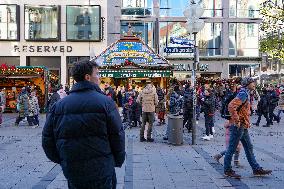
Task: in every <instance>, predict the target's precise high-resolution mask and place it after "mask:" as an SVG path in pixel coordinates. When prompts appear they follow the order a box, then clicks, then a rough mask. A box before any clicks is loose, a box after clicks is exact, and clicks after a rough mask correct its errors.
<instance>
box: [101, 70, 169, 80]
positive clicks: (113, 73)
mask: <svg viewBox="0 0 284 189" xmlns="http://www.w3.org/2000/svg"><path fill="white" fill-rule="evenodd" d="M100 76H101V77H102V78H104V77H110V78H157V77H171V76H172V71H171V70H100Z"/></svg>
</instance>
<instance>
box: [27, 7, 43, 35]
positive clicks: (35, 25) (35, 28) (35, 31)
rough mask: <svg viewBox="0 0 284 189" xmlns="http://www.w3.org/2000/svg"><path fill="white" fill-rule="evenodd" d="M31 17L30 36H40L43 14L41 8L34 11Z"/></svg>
mask: <svg viewBox="0 0 284 189" xmlns="http://www.w3.org/2000/svg"><path fill="white" fill-rule="evenodd" d="M29 17H30V28H29V31H30V32H29V33H30V38H40V32H41V14H40V13H39V10H35V11H32V12H31V13H30V14H29Z"/></svg>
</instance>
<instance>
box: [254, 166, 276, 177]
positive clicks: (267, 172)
mask: <svg viewBox="0 0 284 189" xmlns="http://www.w3.org/2000/svg"><path fill="white" fill-rule="evenodd" d="M271 173H272V170H265V169H263V168H260V169H257V170H254V171H253V175H254V176H265V175H270V174H271Z"/></svg>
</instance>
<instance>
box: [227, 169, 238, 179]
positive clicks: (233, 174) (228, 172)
mask: <svg viewBox="0 0 284 189" xmlns="http://www.w3.org/2000/svg"><path fill="white" fill-rule="evenodd" d="M224 174H225V176H227V177H231V178H235V179H240V178H241V177H242V176H241V175H238V174H237V173H236V172H235V171H233V170H232V169H231V170H229V171H225V173H224Z"/></svg>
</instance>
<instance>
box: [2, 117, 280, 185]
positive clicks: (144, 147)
mask: <svg viewBox="0 0 284 189" xmlns="http://www.w3.org/2000/svg"><path fill="white" fill-rule="evenodd" d="M16 117H17V114H4V115H3V123H2V126H1V127H0V133H1V134H0V140H1V141H0V152H1V153H0V188H1V189H16V188H17V189H23V188H27V189H28V188H33V189H41V188H48V189H63V188H67V181H66V178H65V177H64V175H63V173H62V170H61V167H60V165H58V164H55V163H53V162H51V161H50V160H48V158H47V157H46V156H45V154H44V151H43V149H42V147H41V140H42V129H43V125H44V123H45V115H44V114H42V115H40V126H39V127H37V128H32V127H30V126H28V124H27V123H26V122H21V123H20V124H19V127H15V126H14V122H15V119H16ZM256 118H257V116H252V118H251V120H252V122H254V121H255V120H256ZM166 120H167V119H166ZM262 123H263V124H265V122H264V120H262V122H261V124H260V125H262ZM223 125H224V119H222V118H221V117H219V116H217V117H216V124H215V133H214V139H211V140H210V141H205V140H202V139H201V137H202V136H203V133H204V132H205V129H204V118H203V116H201V118H200V120H199V121H198V125H197V128H198V129H197V136H198V137H197V145H194V146H193V145H190V143H191V133H187V131H186V130H184V143H183V145H180V146H174V145H170V144H168V143H167V142H166V141H165V140H163V137H164V134H165V130H166V125H163V126H159V124H158V122H157V121H156V122H155V123H154V126H153V135H154V136H153V137H154V138H155V141H154V142H153V143H149V142H144V143H141V142H139V128H126V129H125V133H126V142H125V143H126V160H125V162H124V164H123V166H122V167H121V168H116V174H117V183H118V184H117V188H118V189H122V188H125V189H133V188H134V189H140V188H141V189H154V188H155V189H173V188H177V189H183V188H184V189H188V188H193V189H218V188H220V189H221V188H222V189H225V188H238V189H269V188H271V189H277V188H282V187H283V185H284V150H283V149H284V142H283V135H284V121H283V120H281V122H280V123H279V124H277V123H274V125H273V126H271V127H262V126H259V127H256V126H252V128H250V135H251V140H252V143H253V145H254V152H255V156H256V159H257V161H258V162H259V163H260V164H261V166H263V167H265V168H268V169H271V170H272V171H273V174H272V175H269V176H266V177H254V176H253V174H252V170H251V168H250V166H249V164H248V162H247V160H246V158H245V153H244V151H241V154H240V166H239V167H238V168H236V167H233V168H234V170H236V171H238V173H240V174H241V175H242V178H241V179H240V180H238V179H233V178H229V177H224V174H223V158H222V159H220V163H218V162H217V161H216V160H215V159H214V158H213V156H214V155H215V154H217V153H218V152H220V151H222V150H223V149H224V148H225V136H224V135H225V130H224V127H223Z"/></svg>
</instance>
